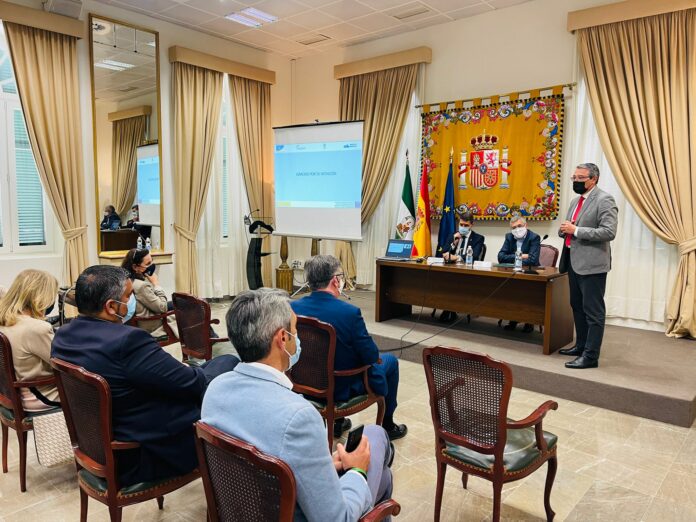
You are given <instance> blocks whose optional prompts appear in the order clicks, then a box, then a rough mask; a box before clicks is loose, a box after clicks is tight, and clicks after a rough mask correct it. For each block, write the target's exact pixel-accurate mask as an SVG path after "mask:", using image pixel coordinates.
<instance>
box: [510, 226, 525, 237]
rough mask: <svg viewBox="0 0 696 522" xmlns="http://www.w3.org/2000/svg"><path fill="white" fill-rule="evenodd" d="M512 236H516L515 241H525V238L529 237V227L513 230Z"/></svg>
mask: <svg viewBox="0 0 696 522" xmlns="http://www.w3.org/2000/svg"><path fill="white" fill-rule="evenodd" d="M512 235H513V236H515V239H524V236H526V235H527V227H518V228H513V229H512Z"/></svg>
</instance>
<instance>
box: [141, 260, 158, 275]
mask: <svg viewBox="0 0 696 522" xmlns="http://www.w3.org/2000/svg"><path fill="white" fill-rule="evenodd" d="M155 268H156V265H155V263H152V264H151V265H150V266H148V267H147V268H146V269H145V270H144V271H143V274H145V275H148V276H151V275H152V274H154V273H155Z"/></svg>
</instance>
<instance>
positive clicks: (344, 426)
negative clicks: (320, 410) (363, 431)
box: [333, 419, 353, 438]
mask: <svg viewBox="0 0 696 522" xmlns="http://www.w3.org/2000/svg"><path fill="white" fill-rule="evenodd" d="M352 427H353V423H352V422H351V421H350V419H336V420H335V421H334V427H333V430H334V437H336V438H339V437H340V436H341V435H343V432H345V431H348V430H349V429H351V428H352Z"/></svg>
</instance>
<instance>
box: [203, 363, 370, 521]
mask: <svg viewBox="0 0 696 522" xmlns="http://www.w3.org/2000/svg"><path fill="white" fill-rule="evenodd" d="M201 419H202V420H203V422H206V423H208V424H210V425H212V426H215V427H216V428H218V429H220V430H222V431H224V432H226V433H229V434H230V435H232V436H233V437H236V438H238V439H241V440H244V441H246V442H248V443H249V444H252V445H254V446H256V447H257V448H258V449H259V450H261V451H263V452H264V453H268V454H270V455H273V456H274V457H277V458H279V459H281V460H283V461H284V462H285V463H286V464H287V465H288V466H290V469H292V472H293V474H294V475H295V483H296V485H297V507H296V509H295V520H296V521H305V520H309V521H316V522H328V521H331V522H344V521H346V522H347V521H357V520H358V519H359V518H360V516H361V515H362V513H364V512H365V511H367V510H368V509H369V508H370V507H371V506H372V493H371V492H370V488H369V487H368V485H367V482H366V481H365V479H364V478H363V477H362V476H360V475H359V474H358V473H357V472H355V471H350V472H348V473H346V474H344V475H343V476H342V477H340V478H339V476H338V474H337V473H336V469H335V468H334V465H333V461H332V459H331V453H330V452H329V448H328V446H327V445H326V428H325V427H324V422H323V421H322V418H321V416H320V415H319V413H318V412H317V410H316V409H315V408H314V406H312V405H311V404H310V403H309V402H307V400H306V399H305V398H304V397H302V395H298V394H297V393H295V392H293V391H292V390H291V389H288V388H286V387H285V386H284V385H283V384H282V382H281V380H280V379H278V378H277V377H276V376H274V375H273V374H271V373H269V372H268V371H264V370H262V369H260V368H258V367H255V366H252V365H249V364H244V363H240V364H238V365H237V367H236V368H235V369H234V371H231V372H227V373H225V374H222V375H220V376H219V377H216V378H215V379H213V381H212V382H211V383H210V385H209V386H208V390H207V391H206V393H205V397H204V399H203V408H202V412H201ZM329 429H333V427H332V426H329Z"/></svg>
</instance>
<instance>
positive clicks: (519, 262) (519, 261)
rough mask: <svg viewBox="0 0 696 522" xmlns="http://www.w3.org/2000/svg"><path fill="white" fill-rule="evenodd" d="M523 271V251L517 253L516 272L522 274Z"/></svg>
mask: <svg viewBox="0 0 696 522" xmlns="http://www.w3.org/2000/svg"><path fill="white" fill-rule="evenodd" d="M521 271H522V251H521V250H519V249H518V250H517V252H515V272H521Z"/></svg>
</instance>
